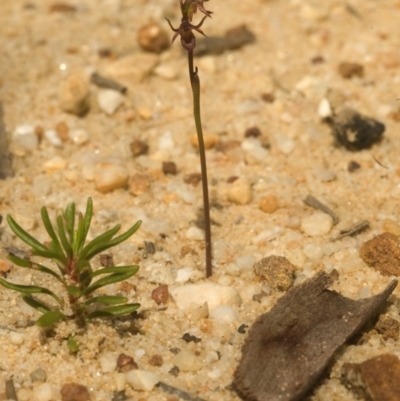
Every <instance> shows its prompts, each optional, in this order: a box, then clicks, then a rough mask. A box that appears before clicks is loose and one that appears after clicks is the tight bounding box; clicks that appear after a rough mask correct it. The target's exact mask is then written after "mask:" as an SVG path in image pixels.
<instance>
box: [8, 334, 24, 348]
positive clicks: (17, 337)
mask: <svg viewBox="0 0 400 401" xmlns="http://www.w3.org/2000/svg"><path fill="white" fill-rule="evenodd" d="M24 340H25V334H24V333H18V332H16V331H12V332H11V333H10V342H11V344H13V345H21V344H22V343H23V342H24Z"/></svg>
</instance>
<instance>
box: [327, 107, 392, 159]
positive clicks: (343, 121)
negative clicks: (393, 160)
mask: <svg viewBox="0 0 400 401" xmlns="http://www.w3.org/2000/svg"><path fill="white" fill-rule="evenodd" d="M326 122H327V123H328V124H329V125H330V126H331V128H332V133H333V135H334V137H335V138H336V140H337V142H338V143H339V144H341V145H343V146H344V147H345V148H346V149H348V150H351V151H358V150H362V149H368V148H370V147H371V146H372V145H373V144H374V143H377V142H379V141H380V140H381V139H382V136H383V133H384V132H385V125H384V124H383V123H381V122H380V121H378V120H375V119H373V118H370V117H366V116H363V115H361V114H360V113H359V112H358V111H356V110H353V109H350V108H344V109H342V110H341V111H340V112H338V113H337V114H335V115H334V116H333V117H331V118H327V119H326Z"/></svg>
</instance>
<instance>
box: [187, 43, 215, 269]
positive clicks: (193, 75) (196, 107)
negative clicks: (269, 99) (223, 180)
mask: <svg viewBox="0 0 400 401" xmlns="http://www.w3.org/2000/svg"><path fill="white" fill-rule="evenodd" d="M188 65H189V77H190V84H191V86H192V93H193V114H194V122H195V124H196V131H197V138H198V141H199V153H200V166H201V183H202V187H203V206H204V230H205V240H206V277H210V276H211V275H212V249H211V219H210V200H209V196H208V179H207V162H206V150H205V147H204V138H203V128H202V125H201V114H200V79H199V76H198V74H197V67H196V68H193V50H189V51H188Z"/></svg>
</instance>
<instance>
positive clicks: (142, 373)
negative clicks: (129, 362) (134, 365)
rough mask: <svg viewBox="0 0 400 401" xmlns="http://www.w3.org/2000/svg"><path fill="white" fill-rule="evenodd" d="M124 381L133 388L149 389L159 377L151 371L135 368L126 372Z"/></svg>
mask: <svg viewBox="0 0 400 401" xmlns="http://www.w3.org/2000/svg"><path fill="white" fill-rule="evenodd" d="M126 381H127V382H128V383H129V384H130V385H131V386H132V388H133V389H134V390H139V391H151V390H153V387H154V386H155V385H156V384H157V383H158V382H159V379H158V377H157V375H155V374H154V373H153V372H149V371H147V370H139V369H135V370H130V371H129V372H127V373H126Z"/></svg>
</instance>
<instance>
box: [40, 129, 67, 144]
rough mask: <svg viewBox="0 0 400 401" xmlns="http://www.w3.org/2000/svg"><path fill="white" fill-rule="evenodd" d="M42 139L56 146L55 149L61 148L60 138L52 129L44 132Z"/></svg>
mask: <svg viewBox="0 0 400 401" xmlns="http://www.w3.org/2000/svg"><path fill="white" fill-rule="evenodd" d="M44 137H45V138H46V139H47V140H48V141H49V142H50V143H51V144H52V145H53V146H56V147H57V148H61V147H62V146H63V141H62V140H61V138H60V137H59V136H58V133H57V131H56V130H53V129H47V130H46V131H44Z"/></svg>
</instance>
